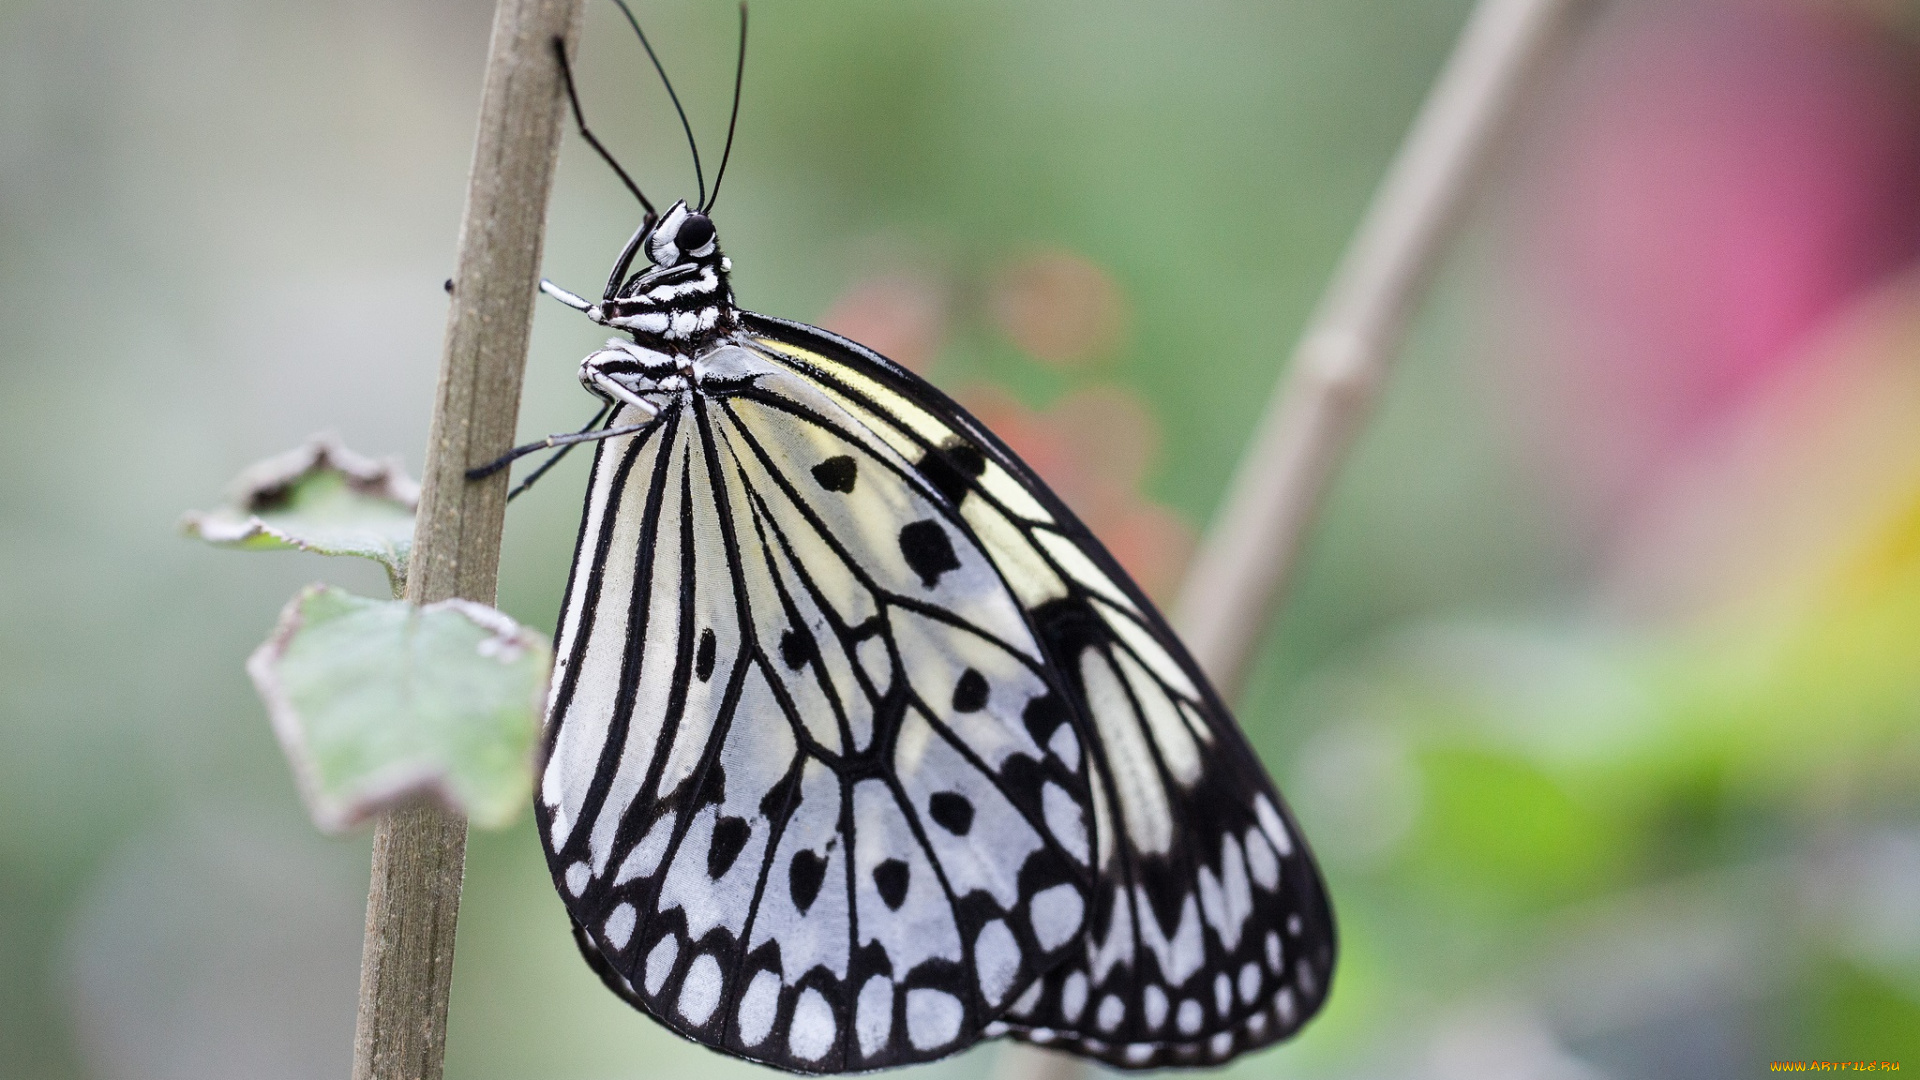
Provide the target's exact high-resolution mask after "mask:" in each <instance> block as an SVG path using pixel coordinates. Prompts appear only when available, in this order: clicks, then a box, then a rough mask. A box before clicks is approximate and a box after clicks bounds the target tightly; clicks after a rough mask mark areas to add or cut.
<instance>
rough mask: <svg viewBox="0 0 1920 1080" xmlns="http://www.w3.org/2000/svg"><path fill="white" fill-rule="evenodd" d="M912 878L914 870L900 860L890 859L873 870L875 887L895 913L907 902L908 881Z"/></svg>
mask: <svg viewBox="0 0 1920 1080" xmlns="http://www.w3.org/2000/svg"><path fill="white" fill-rule="evenodd" d="M911 876H912V868H911V867H909V866H908V865H907V864H906V863H904V862H901V861H900V860H899V859H888V860H887V861H886V862H883V863H881V864H880V865H879V866H876V867H874V868H873V886H874V888H876V889H879V890H880V899H882V900H884V901H886V903H887V907H888V908H890V909H891V910H894V911H899V910H900V905H901V904H904V903H906V902H907V881H908V879H909V878H910V877H911Z"/></svg>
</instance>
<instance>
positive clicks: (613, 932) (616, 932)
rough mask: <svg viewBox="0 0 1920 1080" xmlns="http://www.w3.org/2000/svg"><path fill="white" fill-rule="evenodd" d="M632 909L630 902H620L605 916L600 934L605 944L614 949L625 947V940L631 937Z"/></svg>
mask: <svg viewBox="0 0 1920 1080" xmlns="http://www.w3.org/2000/svg"><path fill="white" fill-rule="evenodd" d="M633 919H634V910H633V905H632V904H621V905H620V906H619V907H616V908H614V909H613V913H612V914H610V915H608V916H607V921H606V922H605V923H604V924H603V925H602V927H601V935H602V936H603V937H604V938H605V939H606V942H607V944H609V945H611V946H613V947H614V948H616V949H624V948H626V947H627V941H628V940H629V939H631V938H632V937H633Z"/></svg>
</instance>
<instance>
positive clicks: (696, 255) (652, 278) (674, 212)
mask: <svg viewBox="0 0 1920 1080" xmlns="http://www.w3.org/2000/svg"><path fill="white" fill-rule="evenodd" d="M637 248H638V252H637V253H644V254H645V255H646V257H647V259H648V260H649V262H650V263H651V265H649V266H647V267H645V268H644V269H642V270H640V271H639V272H637V273H635V274H633V275H632V276H631V277H629V278H627V280H626V281H625V282H624V283H622V284H621V285H620V286H619V288H618V289H617V290H615V291H614V292H613V294H612V295H611V296H610V297H609V298H608V299H607V300H606V301H604V302H603V303H602V304H600V305H598V306H597V308H596V309H595V310H594V311H593V312H591V314H592V315H593V317H594V318H595V321H597V322H600V323H602V324H604V325H606V326H610V327H613V328H615V329H618V330H625V331H627V332H628V333H630V334H632V335H633V339H634V341H635V342H637V343H638V344H640V345H642V346H644V347H646V348H649V349H654V350H657V351H660V352H665V353H672V354H681V355H698V354H699V353H701V352H703V351H705V350H706V349H707V348H709V347H711V346H712V345H713V344H714V343H716V342H717V341H719V340H720V339H721V338H724V337H725V336H727V335H728V334H730V333H732V332H733V331H735V330H736V329H737V328H738V325H739V321H738V318H737V314H738V313H737V311H736V309H735V308H734V305H733V288H732V285H731V284H730V283H729V280H728V278H729V274H730V272H731V271H732V269H733V264H732V263H731V261H729V260H728V259H727V257H726V256H725V255H724V254H722V253H721V251H720V242H719V238H718V237H717V236H716V235H715V233H714V229H713V223H712V221H711V220H710V219H708V218H707V217H706V216H705V215H704V214H701V213H699V212H698V211H692V210H688V209H687V206H686V204H685V203H676V204H674V206H673V207H672V208H671V209H669V210H668V211H667V213H666V214H664V215H662V216H661V218H660V219H659V221H658V222H657V223H655V224H654V226H653V227H652V228H651V229H650V230H648V231H647V232H646V234H645V235H644V236H643V237H642V238H641V239H640V240H639V241H638V244H637Z"/></svg>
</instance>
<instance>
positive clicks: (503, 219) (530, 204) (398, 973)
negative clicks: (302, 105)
mask: <svg viewBox="0 0 1920 1080" xmlns="http://www.w3.org/2000/svg"><path fill="white" fill-rule="evenodd" d="M580 7H581V5H580V0H500V3H499V6H498V7H497V8H496V9H495V11H494V21H493V37H492V41H491V44H490V46H489V49H488V56H487V71H486V83H485V86H484V89H483V90H482V94H481V105H480V125H479V132H478V135H477V136H476V139H475V145H474V152H473V168H472V172H471V174H470V176H469V178H468V186H467V206H466V214H465V216H464V218H463V219H462V221H461V224H460V253H459V258H458V262H457V264H456V270H455V273H454V279H453V281H454V292H453V303H452V310H451V311H450V312H449V313H448V315H447V334H446V347H445V351H444V353H443V354H442V357H441V364H440V386H439V392H438V395H437V397H436V400H435V402H434V409H433V426H432V428H431V430H430V432H429V435H428V442H427V459H426V469H425V476H424V478H423V482H422V488H421V496H420V510H419V515H418V518H417V521H416V524H415V527H414V530H415V531H414V545H413V557H412V560H411V563H410V566H409V571H408V575H407V599H409V600H411V601H413V602H414V603H416V604H427V603H433V602H435V601H439V600H446V599H450V598H453V597H459V598H461V599H465V600H475V601H479V602H480V603H484V604H491V603H493V600H494V592H495V588H496V583H497V579H498V574H499V566H500V532H501V526H502V523H503V521H504V518H505V512H506V493H507V477H506V474H505V473H501V474H499V475H497V476H495V477H492V478H489V479H487V480H485V481H479V482H472V483H470V482H468V481H467V479H466V478H465V475H464V474H465V472H466V470H467V469H468V468H469V467H470V466H472V465H476V464H479V463H482V462H485V461H487V460H489V459H491V458H493V457H495V456H497V455H498V454H500V453H501V452H502V451H503V450H505V449H506V448H507V447H508V446H510V445H511V444H512V441H513V433H514V426H515V424H516V422H517V421H518V419H519V411H520V381H521V376H522V374H523V372H524V370H525V366H526V355H527V336H528V332H529V330H530V328H531V326H532V321H533V300H534V296H535V289H536V287H537V285H538V278H539V267H540V249H541V242H542V239H543V237H544V232H545V227H546V210H547V197H548V194H549V192H550V191H551V189H552V185H553V169H554V161H555V158H556V156H557V154H558V152H559V146H560V133H561V96H560V76H559V67H558V65H557V64H556V63H555V60H554V54H553V39H554V38H555V37H563V38H565V39H566V40H568V41H569V42H571V41H572V40H574V39H575V38H576V37H577V36H578V30H579V22H580ZM466 844H467V825H466V822H465V821H464V820H463V819H462V818H461V817H460V816H459V815H458V814H455V813H452V812H451V811H449V810H447V809H445V808H443V807H441V806H439V805H438V804H434V803H427V802H422V803H419V804H416V805H413V806H410V807H408V808H406V809H403V810H398V811H395V812H394V813H391V814H389V815H387V816H386V817H385V818H383V819H382V820H381V821H380V824H379V826H378V829H377V831H376V832H375V834H374V842H373V881H372V885H371V887H370V889H369V890H368V894H367V929H366V941H365V945H364V951H363V952H362V955H361V961H360V1013H359V1022H358V1025H357V1028H356V1030H355V1032H354V1046H353V1057H354V1060H353V1077H354V1080H439V1077H440V1073H441V1062H442V1058H443V1057H444V1055H445V1051H446V1029H447V991H448V987H449V985H450V984H451V981H452V978H453V939H454V925H455V922H456V919H457V917H458V915H459V910H460V883H461V876H462V874H463V872H464V870H465V865H466Z"/></svg>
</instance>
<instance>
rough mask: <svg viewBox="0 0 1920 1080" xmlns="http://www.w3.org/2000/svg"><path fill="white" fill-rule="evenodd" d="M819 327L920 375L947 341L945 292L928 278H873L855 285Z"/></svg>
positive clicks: (900, 275) (909, 275)
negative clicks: (918, 372)
mask: <svg viewBox="0 0 1920 1080" xmlns="http://www.w3.org/2000/svg"><path fill="white" fill-rule="evenodd" d="M820 325H821V326H824V327H826V328H827V329H828V330H831V331H833V332H834V333H836V334H840V335H842V336H843V337H849V338H852V339H853V340H855V341H857V342H859V343H860V344H862V345H865V346H866V347H867V348H869V349H872V350H873V351H875V352H877V353H879V354H880V355H882V356H884V357H886V358H887V359H889V360H892V361H893V362H894V363H896V364H899V365H900V366H901V367H904V368H907V369H909V370H911V371H925V370H926V369H927V368H928V366H930V365H931V364H932V363H933V361H934V358H935V357H937V356H939V354H940V346H941V345H943V344H944V343H945V342H946V337H947V290H946V289H945V287H944V286H942V285H941V283H940V282H939V281H937V280H935V279H933V278H932V277H928V276H925V275H920V274H913V273H889V274H877V275H875V276H873V277H869V278H863V279H862V280H860V281H856V282H854V283H853V285H852V286H850V287H849V288H848V289H847V291H845V292H843V293H841V294H840V298H839V299H837V300H835V301H834V302H833V306H832V307H830V308H828V309H827V313H826V314H825V315H823V316H821V317H820Z"/></svg>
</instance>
